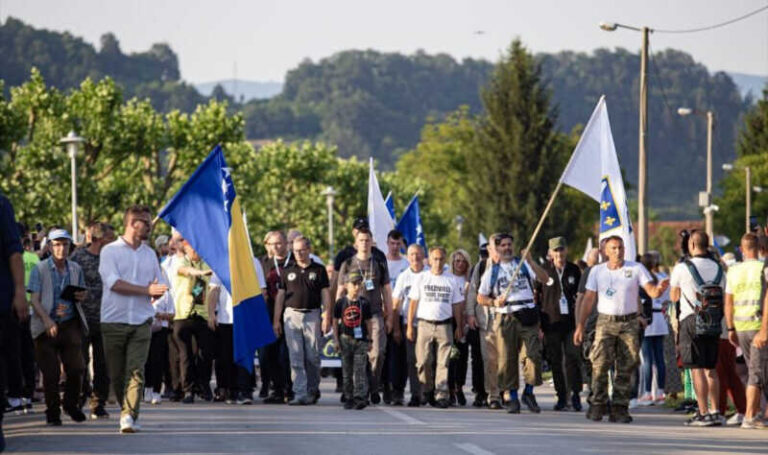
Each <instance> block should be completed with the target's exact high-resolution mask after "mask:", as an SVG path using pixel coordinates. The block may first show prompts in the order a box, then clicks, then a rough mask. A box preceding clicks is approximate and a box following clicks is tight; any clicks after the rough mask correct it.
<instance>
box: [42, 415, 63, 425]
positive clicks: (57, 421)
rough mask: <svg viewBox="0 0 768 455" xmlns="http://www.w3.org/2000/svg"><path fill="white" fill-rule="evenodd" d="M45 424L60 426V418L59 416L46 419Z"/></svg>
mask: <svg viewBox="0 0 768 455" xmlns="http://www.w3.org/2000/svg"><path fill="white" fill-rule="evenodd" d="M45 424H46V425H48V426H49V427H60V426H61V419H60V418H58V417H57V418H53V419H46V420H45Z"/></svg>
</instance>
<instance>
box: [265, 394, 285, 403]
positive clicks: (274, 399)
mask: <svg viewBox="0 0 768 455" xmlns="http://www.w3.org/2000/svg"><path fill="white" fill-rule="evenodd" d="M264 403H266V404H285V397H284V396H283V395H278V394H277V393H273V394H272V395H270V396H268V397H267V398H264Z"/></svg>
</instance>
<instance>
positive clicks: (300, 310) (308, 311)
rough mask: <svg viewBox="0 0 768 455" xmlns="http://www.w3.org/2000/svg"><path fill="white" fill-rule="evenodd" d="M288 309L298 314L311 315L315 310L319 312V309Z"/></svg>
mask: <svg viewBox="0 0 768 455" xmlns="http://www.w3.org/2000/svg"><path fill="white" fill-rule="evenodd" d="M288 308H289V309H291V310H293V311H298V312H299V313H311V312H313V311H315V310H319V309H320V308H291V307H288Z"/></svg>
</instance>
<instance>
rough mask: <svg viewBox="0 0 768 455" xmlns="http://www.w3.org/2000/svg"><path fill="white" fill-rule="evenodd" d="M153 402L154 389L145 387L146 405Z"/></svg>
mask: <svg viewBox="0 0 768 455" xmlns="http://www.w3.org/2000/svg"><path fill="white" fill-rule="evenodd" d="M151 402H152V389H151V388H150V387H144V403H151Z"/></svg>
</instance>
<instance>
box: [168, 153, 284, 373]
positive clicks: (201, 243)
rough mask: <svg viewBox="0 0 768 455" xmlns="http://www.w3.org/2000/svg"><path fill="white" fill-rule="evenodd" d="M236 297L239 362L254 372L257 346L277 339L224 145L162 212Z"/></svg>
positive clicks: (207, 160)
mask: <svg viewBox="0 0 768 455" xmlns="http://www.w3.org/2000/svg"><path fill="white" fill-rule="evenodd" d="M159 216H160V218H162V219H164V220H165V221H166V222H167V223H168V224H170V225H171V226H173V227H175V228H176V229H177V230H178V231H179V232H180V233H181V235H182V236H184V239H185V240H187V241H188V242H189V243H190V245H192V248H194V249H195V250H196V251H197V252H198V254H199V255H200V257H202V258H203V260H204V261H205V262H206V263H207V264H208V265H209V266H210V267H211V269H212V270H213V272H214V273H216V275H218V277H219V278H220V279H221V282H222V283H223V284H224V287H226V288H227V291H229V293H230V295H232V305H233V308H234V326H233V330H232V331H233V346H234V357H235V359H234V360H235V362H237V363H238V364H239V365H242V366H243V367H245V368H246V369H247V370H248V371H252V370H253V354H254V352H255V351H256V349H257V348H259V347H261V346H264V345H266V344H269V343H272V342H273V341H275V333H274V331H273V330H272V321H271V320H270V318H269V313H268V312H267V307H266V303H265V301H264V296H263V295H262V294H261V286H260V284H259V280H258V278H257V276H256V269H255V268H254V266H253V258H252V257H251V248H250V240H249V239H248V235H247V233H246V228H245V223H244V221H243V215H242V210H241V209H240V199H239V198H238V197H237V193H236V192H235V186H234V184H233V183H232V176H231V174H230V169H229V168H228V167H227V163H226V161H224V153H223V152H222V150H221V147H220V146H216V148H214V149H213V151H211V153H210V154H209V155H208V157H207V158H206V159H205V161H203V163H202V164H200V166H199V167H198V168H197V170H195V172H194V173H193V174H192V176H191V177H190V178H189V180H187V182H186V183H185V184H184V186H182V187H181V189H180V190H179V191H178V193H176V194H175V195H174V196H173V198H172V199H171V200H170V202H168V204H166V206H165V207H164V208H163V209H162V210H161V211H160V215H159Z"/></svg>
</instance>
